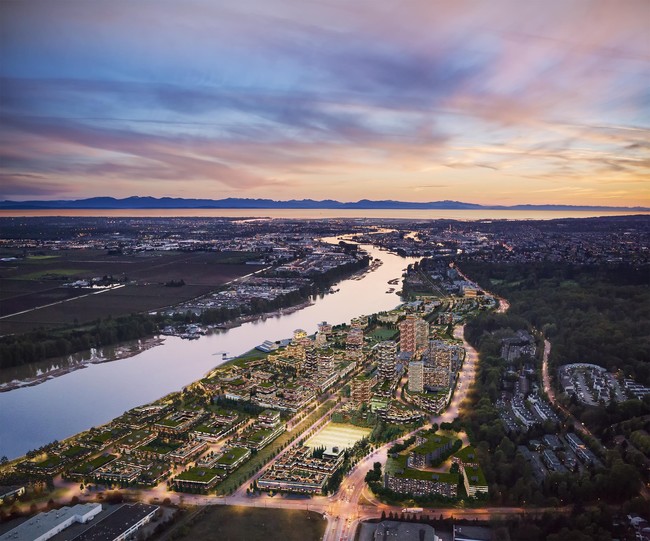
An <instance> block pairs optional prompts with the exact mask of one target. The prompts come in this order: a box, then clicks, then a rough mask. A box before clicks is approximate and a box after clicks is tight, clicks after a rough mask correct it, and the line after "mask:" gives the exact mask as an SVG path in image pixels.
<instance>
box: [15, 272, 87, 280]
mask: <svg viewBox="0 0 650 541" xmlns="http://www.w3.org/2000/svg"><path fill="white" fill-rule="evenodd" d="M87 274H88V271H87V270H84V269H48V270H42V271H37V272H30V273H29V274H23V275H21V276H20V279H21V280H60V279H66V278H70V277H71V276H84V275H87Z"/></svg>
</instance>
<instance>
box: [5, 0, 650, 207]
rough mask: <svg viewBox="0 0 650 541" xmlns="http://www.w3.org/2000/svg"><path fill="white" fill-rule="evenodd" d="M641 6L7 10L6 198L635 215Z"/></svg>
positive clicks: (643, 168) (648, 15) (644, 90)
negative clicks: (625, 209)
mask: <svg viewBox="0 0 650 541" xmlns="http://www.w3.org/2000/svg"><path fill="white" fill-rule="evenodd" d="M649 21H650V1H647V0H622V1H615V0H604V1H598V0H591V1H587V0H544V1H537V0H526V1H521V0H513V1H500V0H490V1H475V2H468V1H463V0H453V1H452V0H445V1H435V0H381V1H377V0H370V1H366V0H326V1H322V2H321V1H318V2H314V1H310V0H296V1H287V0H258V1H252V0H237V1H236V2H223V1H215V0H204V1H198V0H197V1H194V0H175V1H167V0H135V1H134V0H126V1H125V0H56V1H52V0H43V1H38V0H3V1H2V2H0V50H1V51H2V53H0V199H13V200H28V199H77V198H85V197H94V196H113V197H128V196H131V195H140V196H155V197H162V196H171V197H198V198H213V199H220V198H225V197H246V198H258V197H262V198H273V199H282V200H284V199H303V198H312V199H338V200H340V201H356V200H359V199H364V198H367V199H396V200H402V201H439V200H445V199H450V200H458V201H467V202H473V203H482V204H519V203H536V204H541V203H550V204H572V205H582V204H585V205H586V204H589V205H617V206H618V205H620V206H627V205H633V206H635V205H643V206H650V62H649V61H650V32H648V22H649Z"/></svg>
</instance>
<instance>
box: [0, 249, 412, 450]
mask: <svg viewBox="0 0 650 541" xmlns="http://www.w3.org/2000/svg"><path fill="white" fill-rule="evenodd" d="M365 248H366V249H367V250H368V252H369V253H370V255H371V256H373V257H375V258H379V259H381V261H382V265H381V266H379V267H378V268H377V269H375V270H374V271H372V272H369V273H366V274H364V275H363V276H362V277H361V278H360V279H357V280H345V281H343V282H340V283H339V284H338V285H337V286H336V289H338V290H339V291H338V292H336V293H333V294H328V295H319V296H317V297H316V298H315V299H314V303H313V304H311V305H310V306H307V307H306V308H303V309H301V310H299V311H296V312H293V313H290V314H282V315H277V316H275V317H268V318H266V319H265V320H256V321H252V322H249V323H245V324H243V325H241V326H240V327H236V328H233V329H230V330H227V331H220V332H215V333H213V334H211V335H208V336H204V337H202V338H200V339H199V340H192V341H188V340H182V339H180V338H177V337H173V336H170V337H166V338H165V341H164V345H161V346H158V347H154V348H152V349H149V350H147V351H143V352H142V353H139V354H138V355H135V356H133V357H130V358H127V359H123V360H119V361H114V362H109V363H102V364H91V365H89V366H87V367H86V368H84V369H82V370H76V371H74V372H71V373H69V374H66V375H63V376H60V377H57V378H54V379H50V380H48V381H46V382H44V383H41V384H40V385H36V386H33V387H25V388H20V389H15V390H12V391H9V392H5V393H0V456H2V455H7V456H8V457H15V456H18V455H20V454H23V453H25V452H26V451H28V450H29V449H33V448H36V447H40V446H41V445H43V444H45V443H48V442H50V441H52V440H54V439H62V438H65V437H68V436H70V435H72V434H75V433H77V432H80V431H82V430H85V429H88V428H90V427H91V426H96V425H98V424H102V423H105V422H108V421H110V420H111V419H112V418H114V417H116V416H118V415H120V414H121V413H123V412H124V411H125V410H127V409H129V408H132V407H134V406H137V405H139V404H144V403H146V402H149V401H151V400H155V399H157V398H159V397H161V396H164V395H165V394H167V393H170V392H172V391H177V390H180V389H181V388H182V387H183V386H184V385H187V384H188V383H191V382H192V381H195V380H196V379H199V378H200V377H201V376H203V375H204V374H205V373H206V372H208V371H209V370H210V369H211V368H213V367H214V366H216V365H218V364H221V363H222V362H223V359H222V353H223V352H226V353H227V355H228V356H235V355H239V354H241V353H244V352H246V351H248V350H249V349H251V348H253V347H255V346H257V345H259V344H261V343H262V342H263V341H264V340H268V339H272V340H277V339H280V338H285V337H289V336H291V334H292V332H293V330H294V329H296V328H303V329H305V330H306V331H308V332H310V333H312V332H315V331H316V329H317V324H318V323H319V322H321V321H323V320H326V321H329V322H331V323H334V324H336V323H342V322H347V321H349V320H350V319H351V318H353V317H355V316H358V315H360V314H370V313H373V312H378V311H382V310H389V309H391V308H394V307H395V306H396V305H397V304H399V297H398V296H397V295H396V294H395V293H392V294H386V288H387V287H388V286H387V283H388V281H389V280H391V279H394V278H398V277H401V275H402V272H403V270H404V269H405V267H406V266H407V265H408V264H409V263H412V262H414V261H417V258H401V257H399V256H396V255H393V254H391V253H389V252H386V251H380V250H378V249H376V248H373V247H370V246H366V247H365ZM41 368H42V367H41ZM30 370H32V371H33V370H38V368H37V367H32V368H31V369H30Z"/></svg>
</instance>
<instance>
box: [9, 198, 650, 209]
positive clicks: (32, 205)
mask: <svg viewBox="0 0 650 541" xmlns="http://www.w3.org/2000/svg"><path fill="white" fill-rule="evenodd" d="M0 209H2V210H39V209H98V210H99V209H413V210H549V211H554V210H555V211H558V210H586V211H599V210H602V211H616V210H621V211H628V212H629V211H640V212H646V211H649V210H650V208H648V207H613V206H594V205H511V206H507V205H479V204H475V203H464V202H462V201H448V200H445V201H430V202H423V203H420V202H412V201H393V200H382V201H371V200H369V199H361V200H360V201H356V202H341V201H335V200H333V199H325V200H322V201H315V200H313V199H291V200H288V201H276V200H273V199H245V198H233V197H229V198H227V199H186V198H180V197H161V198H156V197H139V196H132V197H126V198H124V199H116V198H114V197H91V198H88V199H73V200H62V199H58V200H51V201H9V200H5V201H0Z"/></svg>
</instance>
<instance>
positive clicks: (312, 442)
mask: <svg viewBox="0 0 650 541" xmlns="http://www.w3.org/2000/svg"><path fill="white" fill-rule="evenodd" d="M370 432H372V431H371V430H370V429H369V428H361V427H358V426H354V425H350V424H343V423H329V424H328V425H327V426H326V427H325V428H324V429H323V430H321V431H320V432H319V433H318V434H316V435H314V436H312V437H311V438H309V440H307V443H305V445H306V446H307V447H312V448H313V447H323V446H325V447H338V448H339V449H341V448H343V449H344V448H346V447H352V446H353V445H354V444H355V443H356V442H357V441H359V440H362V439H363V438H365V437H366V436H369V435H370Z"/></svg>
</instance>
